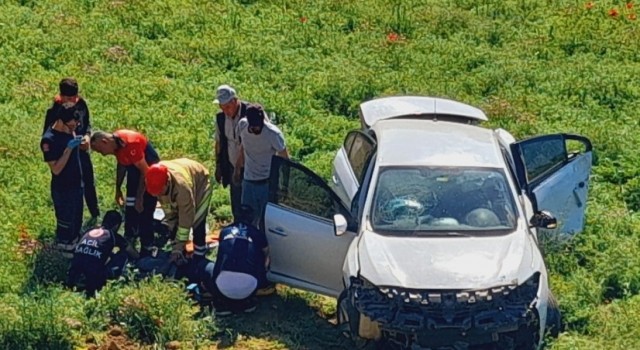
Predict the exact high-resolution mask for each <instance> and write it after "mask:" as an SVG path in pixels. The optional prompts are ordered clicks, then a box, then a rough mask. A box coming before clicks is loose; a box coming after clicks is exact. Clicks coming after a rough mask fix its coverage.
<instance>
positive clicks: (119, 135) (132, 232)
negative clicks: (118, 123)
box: [91, 129, 160, 256]
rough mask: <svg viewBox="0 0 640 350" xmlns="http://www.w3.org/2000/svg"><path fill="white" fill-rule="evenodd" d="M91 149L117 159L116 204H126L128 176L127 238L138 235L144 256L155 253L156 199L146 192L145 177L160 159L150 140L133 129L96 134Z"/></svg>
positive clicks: (125, 229) (125, 219)
mask: <svg viewBox="0 0 640 350" xmlns="http://www.w3.org/2000/svg"><path fill="white" fill-rule="evenodd" d="M91 148H92V149H93V150H95V151H96V152H98V153H100V154H102V155H103V156H105V155H114V156H115V157H116V160H117V164H118V165H117V170H116V191H115V192H116V203H117V204H118V205H119V206H122V205H124V204H125V201H124V198H123V196H122V190H121V187H122V182H123V180H124V177H125V174H126V176H127V198H126V206H125V212H124V235H125V237H127V238H128V239H131V238H134V237H137V236H139V237H140V244H141V245H142V249H141V251H140V255H142V256H145V255H148V254H150V253H151V252H152V251H153V250H154V245H153V244H154V243H153V241H154V234H153V213H154V211H155V209H156V204H157V198H156V197H154V196H151V195H149V194H147V193H146V191H145V182H144V174H145V173H146V172H147V169H149V166H151V165H153V164H155V163H158V162H159V161H160V157H159V156H158V152H156V150H155V148H154V147H153V146H152V145H151V143H150V142H149V140H147V138H146V137H145V136H144V135H142V134H141V133H139V132H137V131H133V130H125V129H122V130H117V131H115V132H113V133H108V132H103V131H96V132H94V133H93V135H91Z"/></svg>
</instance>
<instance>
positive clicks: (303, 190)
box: [269, 156, 350, 220]
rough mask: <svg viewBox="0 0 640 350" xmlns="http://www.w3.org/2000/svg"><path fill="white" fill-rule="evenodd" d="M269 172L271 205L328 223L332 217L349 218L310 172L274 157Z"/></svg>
mask: <svg viewBox="0 0 640 350" xmlns="http://www.w3.org/2000/svg"><path fill="white" fill-rule="evenodd" d="M274 165H275V167H274ZM272 169H274V170H275V172H274V171H272V174H271V185H270V199H269V201H270V202H272V203H276V204H278V205H281V206H284V207H287V208H291V209H294V210H297V211H300V212H302V213H305V214H310V215H313V216H316V217H319V218H323V219H327V220H333V215H334V214H343V215H344V216H345V217H347V218H349V216H350V215H349V212H348V211H347V210H346V209H345V208H344V206H343V205H342V203H341V201H340V199H339V198H338V196H337V195H336V194H335V193H334V192H333V191H332V190H331V189H330V188H329V187H328V185H327V184H326V183H325V182H324V181H323V180H322V179H321V178H320V177H319V176H317V175H316V174H314V173H313V172H311V171H310V170H309V169H307V168H305V167H303V166H302V165H300V164H296V163H293V162H290V161H287V160H284V159H282V158H280V157H276V156H274V158H273V161H272Z"/></svg>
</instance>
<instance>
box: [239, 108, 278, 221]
mask: <svg viewBox="0 0 640 350" xmlns="http://www.w3.org/2000/svg"><path fill="white" fill-rule="evenodd" d="M245 115H246V117H245V118H243V119H241V120H240V121H239V122H238V135H240V141H241V142H240V154H239V157H238V161H237V163H236V166H235V171H234V173H233V179H234V182H239V181H240V178H241V176H242V173H241V172H240V169H241V168H242V167H244V180H242V205H247V206H249V207H251V209H252V210H253V212H254V213H256V215H255V217H254V222H253V224H254V226H256V227H258V226H259V224H260V219H261V218H262V214H264V208H265V206H266V205H267V200H268V196H269V175H270V172H271V157H272V156H273V155H274V154H275V155H277V156H280V157H283V158H287V159H288V158H289V153H288V152H287V147H286V145H285V142H284V136H283V135H282V131H280V129H278V127H277V126H275V125H273V124H271V122H269V121H267V120H265V115H264V109H263V108H262V107H261V106H258V105H249V106H248V107H247V111H246V114H245Z"/></svg>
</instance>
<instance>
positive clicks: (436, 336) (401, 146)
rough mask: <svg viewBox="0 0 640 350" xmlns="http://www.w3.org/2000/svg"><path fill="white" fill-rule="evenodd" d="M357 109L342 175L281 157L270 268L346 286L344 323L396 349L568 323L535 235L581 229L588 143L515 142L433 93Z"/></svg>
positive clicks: (523, 334)
mask: <svg viewBox="0 0 640 350" xmlns="http://www.w3.org/2000/svg"><path fill="white" fill-rule="evenodd" d="M360 117H361V122H362V129H361V130H355V131H352V132H350V133H349V134H348V135H347V136H346V138H345V141H344V145H343V147H342V148H341V149H340V150H339V151H338V153H337V155H336V157H335V160H334V164H333V176H332V179H331V180H332V181H330V183H331V185H327V184H326V183H325V181H323V180H322V179H321V178H320V177H318V176H317V175H315V174H314V173H313V172H311V171H310V170H308V169H306V168H305V167H303V166H302V165H300V164H297V163H293V162H290V161H288V160H285V159H282V158H279V157H274V158H273V163H272V171H271V179H270V181H271V183H270V199H269V203H268V204H267V207H266V210H265V213H264V227H265V232H266V234H267V239H268V241H269V245H270V247H271V268H270V271H269V278H270V279H271V280H272V281H275V282H278V283H283V284H286V285H289V286H292V287H296V288H301V289H305V290H308V291H312V292H316V293H320V294H325V295H329V296H335V297H337V298H338V313H339V315H338V316H339V317H338V318H339V322H340V324H341V326H342V327H343V329H344V330H345V332H346V333H347V334H349V335H350V336H351V337H352V338H353V339H354V340H362V339H370V340H376V341H377V342H378V344H384V347H385V348H387V347H397V348H411V349H414V348H416V349H418V348H420V349H474V348H501V349H502V348H506V349H533V348H536V347H539V346H540V344H541V343H542V340H543V338H544V336H545V332H549V329H550V328H552V329H553V330H554V331H555V332H557V331H558V329H559V328H560V314H559V310H558V307H557V304H556V302H555V299H554V298H553V296H552V294H551V292H550V290H549V285H548V280H547V270H546V268H545V264H544V260H543V256H542V254H541V251H540V249H539V242H538V235H539V234H540V233H541V231H543V230H544V231H545V233H546V234H550V235H565V236H567V235H573V234H576V233H577V232H579V231H581V230H582V228H583V225H584V211H585V206H586V200H587V189H588V180H589V174H590V171H591V163H592V152H591V151H592V147H591V143H590V141H589V140H588V139H587V138H585V137H582V136H577V135H568V134H554V135H545V136H540V137H535V138H530V139H527V140H523V141H519V142H516V140H515V139H514V138H513V136H511V134H509V133H508V132H507V131H505V130H502V129H498V130H491V129H487V128H484V127H482V126H480V125H479V122H481V121H486V120H487V117H486V116H485V114H484V113H483V112H482V111H481V110H479V109H477V108H474V107H472V106H469V105H466V104H463V103H459V102H455V101H451V100H446V99H440V98H431V97H413V96H403V97H387V98H380V99H375V100H372V101H368V102H365V103H363V104H361V106H360ZM552 332H553V331H552Z"/></svg>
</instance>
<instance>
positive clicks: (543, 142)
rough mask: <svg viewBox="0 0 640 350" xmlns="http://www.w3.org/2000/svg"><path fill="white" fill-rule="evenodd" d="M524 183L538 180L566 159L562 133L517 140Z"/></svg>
mask: <svg viewBox="0 0 640 350" xmlns="http://www.w3.org/2000/svg"><path fill="white" fill-rule="evenodd" d="M519 144H520V146H519V147H520V157H521V160H522V162H523V165H524V169H525V174H524V175H525V176H526V183H528V184H531V183H534V182H539V181H540V180H541V179H542V178H544V177H546V176H547V175H548V174H551V173H553V171H554V170H556V169H558V168H559V167H560V166H562V164H564V163H565V162H566V160H567V151H566V146H565V139H564V137H563V135H561V134H557V135H548V136H544V137H538V138H534V139H531V140H525V141H522V142H519Z"/></svg>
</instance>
